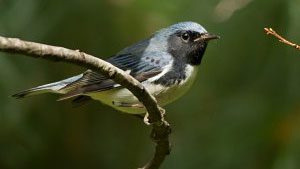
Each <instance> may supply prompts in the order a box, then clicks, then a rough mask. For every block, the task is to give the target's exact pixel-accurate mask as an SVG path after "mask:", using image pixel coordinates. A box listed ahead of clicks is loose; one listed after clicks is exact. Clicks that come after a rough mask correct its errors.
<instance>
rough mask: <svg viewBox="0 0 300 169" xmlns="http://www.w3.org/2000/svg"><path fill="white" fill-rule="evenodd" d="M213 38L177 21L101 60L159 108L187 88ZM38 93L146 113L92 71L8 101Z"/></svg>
mask: <svg viewBox="0 0 300 169" xmlns="http://www.w3.org/2000/svg"><path fill="white" fill-rule="evenodd" d="M219 38H220V37H219V36H217V35H215V34H211V33H208V32H207V31H206V29H205V28H204V27H203V26H201V25H200V24H198V23H196V22H192V21H186V22H179V23H176V24H173V25H171V26H169V27H166V28H163V29H160V30H159V31H157V32H155V33H153V34H152V35H151V36H150V37H148V38H146V39H144V40H141V41H139V42H137V43H135V44H133V45H131V46H129V47H126V48H124V49H123V50H121V51H120V52H118V53H117V54H115V55H113V56H111V57H110V58H108V59H106V61H107V62H109V63H111V64H112V65H114V66H116V67H118V68H120V69H122V70H123V71H125V72H126V73H128V74H130V75H131V76H132V77H134V78H135V79H137V80H138V81H139V82H141V83H142V85H144V87H145V88H146V89H147V90H148V91H149V92H150V93H151V94H152V95H153V96H154V97H155V98H156V100H157V102H158V104H159V105H160V106H165V105H167V104H169V103H171V102H173V101H175V100H176V99H178V98H180V97H181V96H182V95H183V94H185V93H186V92H187V91H188V90H189V89H190V87H191V85H192V83H193V81H194V80H195V78H196V75H197V72H198V67H199V65H200V63H201V60H202V58H203V55H204V53H205V50H206V48H207V45H208V42H209V41H210V40H213V39H219ZM42 93H56V94H60V95H61V97H60V98H59V99H58V100H59V101H61V100H66V99H73V100H72V102H73V103H75V104H82V103H85V102H86V101H88V100H91V99H94V100H97V101H100V102H102V103H103V104H106V105H109V106H111V107H113V108H115V109H117V110H119V111H121V112H125V113H129V114H133V115H139V114H144V113H145V112H146V109H145V107H144V105H143V104H142V103H140V102H139V100H138V99H137V98H136V97H135V96H134V95H133V94H132V93H131V92H130V91H129V90H128V89H126V88H124V87H122V86H121V85H119V84H117V83H115V82H114V81H113V80H111V79H109V78H106V77H105V76H103V75H101V74H99V73H97V72H94V71H92V70H87V71H85V72H83V73H82V74H79V75H76V76H73V77H70V78H67V79H64V80H61V81H57V82H54V83H49V84H45V85H41V86H38V87H34V88H31V89H27V90H24V91H21V92H19V93H17V94H14V95H13V97H15V98H24V97H27V96H31V95H37V94H42Z"/></svg>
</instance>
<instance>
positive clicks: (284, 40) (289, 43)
mask: <svg viewBox="0 0 300 169" xmlns="http://www.w3.org/2000/svg"><path fill="white" fill-rule="evenodd" d="M264 30H265V32H266V34H267V35H273V36H275V37H276V38H277V39H278V40H279V42H282V43H284V44H286V45H289V46H292V47H294V48H296V49H298V50H300V45H297V44H296V43H293V42H291V41H289V40H286V39H285V38H283V37H282V36H280V35H279V34H278V33H277V32H275V31H274V30H273V29H272V28H264Z"/></svg>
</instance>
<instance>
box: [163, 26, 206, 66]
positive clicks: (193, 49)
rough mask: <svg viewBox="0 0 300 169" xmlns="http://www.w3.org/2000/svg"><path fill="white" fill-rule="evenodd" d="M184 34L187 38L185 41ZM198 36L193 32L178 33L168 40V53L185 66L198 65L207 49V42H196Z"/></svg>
mask: <svg viewBox="0 0 300 169" xmlns="http://www.w3.org/2000/svg"><path fill="white" fill-rule="evenodd" d="M186 34H188V36H189V38H188V40H186V39H187V38H186V36H187V35H186ZM199 37H200V34H199V33H198V32H193V31H179V32H176V33H175V34H173V35H171V36H170V37H169V39H168V52H169V53H170V54H171V55H172V56H173V57H174V59H175V60H181V61H182V62H184V63H185V64H190V65H199V64H200V63H201V60H202V57H203V55H204V52H205V49H206V47H207V42H203V41H197V42H194V40H195V39H197V38H199Z"/></svg>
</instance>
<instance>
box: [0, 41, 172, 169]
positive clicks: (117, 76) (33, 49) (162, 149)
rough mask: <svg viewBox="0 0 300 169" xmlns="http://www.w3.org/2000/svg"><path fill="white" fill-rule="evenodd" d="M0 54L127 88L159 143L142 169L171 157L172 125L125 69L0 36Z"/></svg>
mask: <svg viewBox="0 0 300 169" xmlns="http://www.w3.org/2000/svg"><path fill="white" fill-rule="evenodd" d="M0 51H3V52H9V53H18V54H23V55H26V56H30V57H34V58H42V59H47V60H53V61H63V62H68V63H72V64H76V65H79V66H82V67H85V68H88V69H92V70H94V71H96V72H99V73H101V74H102V75H104V76H106V77H108V78H110V79H112V80H114V81H115V82H116V83H118V84H120V85H122V86H124V87H126V88H127V89H128V90H130V91H131V92H132V93H133V94H134V95H135V96H136V97H137V98H138V99H139V101H140V102H142V103H143V104H144V106H145V107H146V109H147V112H148V114H149V116H148V121H149V123H150V124H151V125H152V127H153V128H152V134H151V136H152V138H153V139H154V141H155V142H156V149H155V154H154V157H153V159H152V160H151V161H150V162H148V163H147V164H146V165H145V166H144V167H143V169H157V168H159V166H160V165H161V163H162V162H163V161H164V159H165V156H166V155H168V154H169V151H170V145H169V138H168V137H169V134H170V126H169V124H168V122H167V121H165V120H164V109H162V108H161V107H159V106H158V104H157V101H156V99H155V98H154V97H153V96H152V95H151V94H150V93H149V92H148V91H147V89H146V88H144V86H143V85H142V84H141V83H140V82H138V81H137V80H136V79H134V78H133V77H132V76H130V75H129V74H127V73H125V72H124V71H123V70H121V69H119V68H117V67H115V66H113V65H112V64H110V63H108V62H105V61H103V60H101V59H99V58H96V57H94V56H92V55H89V54H86V53H84V52H80V51H79V50H70V49H67V48H63V47H57V46H50V45H45V44H40V43H34V42H28V41H22V40H20V39H16V38H5V37H1V36H0Z"/></svg>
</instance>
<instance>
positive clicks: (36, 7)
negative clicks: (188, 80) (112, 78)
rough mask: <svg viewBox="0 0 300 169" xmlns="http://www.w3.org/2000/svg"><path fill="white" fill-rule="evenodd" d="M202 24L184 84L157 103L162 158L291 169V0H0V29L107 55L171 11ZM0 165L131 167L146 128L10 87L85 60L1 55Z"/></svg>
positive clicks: (45, 78) (297, 8) (71, 69)
mask: <svg viewBox="0 0 300 169" xmlns="http://www.w3.org/2000/svg"><path fill="white" fill-rule="evenodd" d="M190 20H191V21H195V22H198V23H201V24H202V25H203V26H204V27H205V28H206V29H207V30H208V31H209V32H212V33H216V34H219V35H220V36H221V37H222V39H220V40H218V41H213V42H211V43H210V45H209V47H208V49H207V51H206V54H205V57H204V59H203V62H202V64H201V66H200V68H199V69H200V71H199V74H198V78H197V81H196V82H195V84H194V85H193V87H192V89H191V91H190V92H189V93H188V94H186V95H185V96H184V97H182V98H181V99H180V100H178V101H176V102H175V103H173V104H171V105H169V106H167V107H166V109H167V112H168V116H167V118H168V120H169V122H170V123H171V124H172V127H173V133H172V135H171V142H172V144H173V149H172V153H171V155H170V156H168V157H167V159H166V161H165V162H164V164H163V166H162V168H164V169H174V168H176V169H177V168H180V169H181V168H185V169H190V168H205V169H241V168H242V169H299V168H300V52H299V51H297V50H295V49H293V48H291V47H289V46H286V45H283V44H280V43H279V42H277V41H276V40H275V39H274V38H271V37H267V36H266V35H265V34H264V33H263V28H264V27H266V26H267V27H273V28H274V29H275V30H276V31H278V32H280V33H282V34H283V35H284V36H286V37H289V39H291V40H294V41H296V42H299V43H300V32H299V30H300V22H299V21H300V1H299V0H210V1H204V0H173V1H167V0H153V1H145V0H144V1H138V0H98V1H97V0H72V1H71V0H69V1H68V0H65V1H61V0H48V1H46V0H0V35H2V36H8V37H19V38H22V39H26V40H30V41H36V42H41V43H47V44H52V45H58V46H64V47H68V48H71V49H80V50H82V51H85V52H87V53H90V54H93V55H95V56H98V57H101V58H105V57H108V56H111V55H113V54H114V53H116V52H118V51H119V50H121V49H122V48H123V47H126V46H127V45H129V44H131V43H134V42H136V41H138V40H140V39H143V38H145V37H148V36H149V35H150V34H151V33H152V32H154V31H156V30H158V29H160V28H162V27H166V26H169V25H171V24H173V23H176V22H179V21H190ZM0 55H1V56H0V78H1V80H0V93H1V94H0V169H40V168H43V169H53V168H57V169H65V168H72V169H83V168H89V169H99V168H128V169H129V168H136V167H139V166H142V165H143V164H144V163H146V161H147V160H148V159H149V158H150V157H151V156H152V153H153V146H154V145H153V143H152V142H151V140H150V139H149V133H150V129H151V128H150V127H146V126H145V125H143V123H142V122H141V121H139V120H137V119H136V118H134V117H131V116H129V115H126V114H123V113H120V112H117V111H115V110H113V109H112V108H110V107H107V106H104V105H102V104H101V103H99V102H96V101H93V102H91V103H90V104H88V105H86V106H83V107H78V108H74V107H72V105H71V104H70V103H69V102H56V101H55V100H56V99H57V96H55V95H40V96H36V97H32V98H28V99H24V100H15V99H13V98H11V97H10V95H11V94H14V93H15V92H17V91H20V90H22V89H26V88H30V87H33V86H36V85H41V84H45V83H49V82H52V81H56V80H61V79H63V78H65V77H68V76H72V75H75V74H79V73H80V72H82V71H84V69H82V68H80V67H78V66H74V65H70V64H65V63H58V62H57V63H54V62H48V61H44V60H39V59H32V58H28V57H24V56H15V55H11V54H6V53H0Z"/></svg>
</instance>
